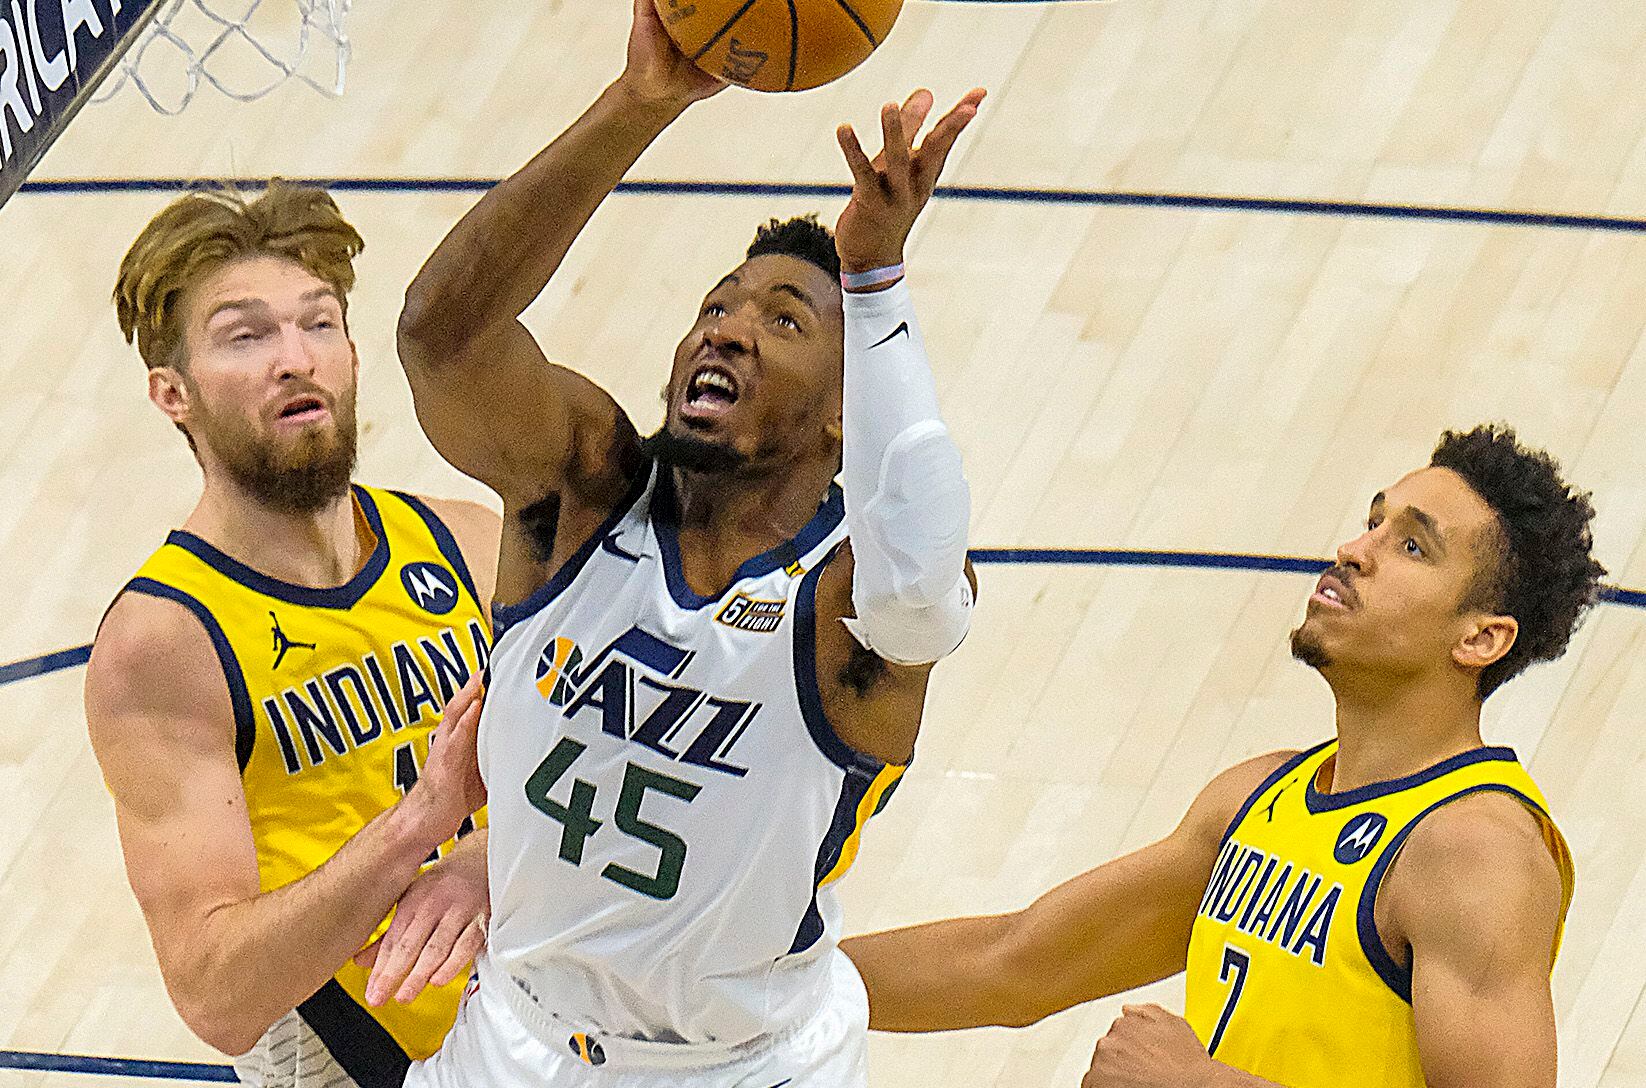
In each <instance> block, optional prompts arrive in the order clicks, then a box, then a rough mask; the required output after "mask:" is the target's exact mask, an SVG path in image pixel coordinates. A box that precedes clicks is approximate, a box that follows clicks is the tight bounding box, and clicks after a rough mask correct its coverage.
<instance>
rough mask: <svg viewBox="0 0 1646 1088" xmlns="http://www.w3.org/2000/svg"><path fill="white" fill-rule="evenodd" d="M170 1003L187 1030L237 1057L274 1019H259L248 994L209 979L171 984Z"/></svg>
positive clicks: (246, 1049)
mask: <svg viewBox="0 0 1646 1088" xmlns="http://www.w3.org/2000/svg"><path fill="white" fill-rule="evenodd" d="M167 989H168V990H169V991H170V992H171V1000H172V1005H173V1006H174V1007H175V1008H176V1009H177V1015H178V1016H180V1017H182V1019H183V1023H185V1024H187V1025H188V1028H189V1030H190V1031H192V1032H194V1034H195V1035H196V1036H198V1037H199V1039H200V1041H201V1042H203V1043H205V1044H206V1045H207V1046H210V1047H213V1048H215V1049H217V1050H221V1051H222V1052H223V1053H225V1054H228V1055H230V1056H233V1057H239V1056H240V1055H242V1054H245V1053H246V1052H247V1051H249V1050H251V1048H252V1047H254V1046H256V1045H257V1042H258V1040H260V1039H261V1038H263V1035H264V1033H265V1032H267V1031H268V1030H269V1027H270V1025H272V1024H273V1023H274V1020H277V1019H279V1017H278V1016H276V1017H274V1018H272V1019H264V1020H258V1019H257V1018H256V1017H257V1013H256V1009H255V1007H254V1006H255V1005H256V1004H257V1002H256V1001H255V1000H254V999H253V998H252V995H250V994H244V993H239V992H236V991H235V989H234V988H232V987H228V986H216V985H212V984H211V983H208V982H204V981H202V982H199V983H189V984H184V985H171V984H169V982H168V986H167Z"/></svg>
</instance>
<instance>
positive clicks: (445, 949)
mask: <svg viewBox="0 0 1646 1088" xmlns="http://www.w3.org/2000/svg"><path fill="white" fill-rule="evenodd" d="M465 925H467V923H466V922H465V921H464V920H463V919H462V918H460V917H454V916H452V915H447V916H446V917H444V918H442V919H440V924H439V925H438V926H436V927H435V928H434V932H433V933H431V934H429V939H428V940H426V941H424V942H423V950H422V951H421V952H420V953H418V956H417V962H416V963H414V964H412V969H411V970H410V971H408V972H407V973H406V978H405V980H404V981H403V982H401V983H400V988H399V989H398V990H396V991H395V994H394V999H395V1000H396V1001H399V1002H401V1003H405V1002H407V1001H410V1000H411V999H412V998H414V997H416V996H417V995H418V994H420V993H422V992H423V987H424V986H427V985H428V982H429V979H430V978H431V977H432V976H433V975H434V972H435V970H436V969H437V968H439V966H440V965H441V964H443V963H445V962H446V957H447V956H449V955H451V951H452V946H453V945H455V944H456V943H457V938H458V937H460V936H461V935H462V933H463V927H464V926H465Z"/></svg>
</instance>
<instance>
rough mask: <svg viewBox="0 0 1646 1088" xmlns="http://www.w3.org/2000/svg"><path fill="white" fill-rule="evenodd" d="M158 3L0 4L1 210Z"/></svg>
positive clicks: (19, 0)
mask: <svg viewBox="0 0 1646 1088" xmlns="http://www.w3.org/2000/svg"><path fill="white" fill-rule="evenodd" d="M161 2H162V0H0V204H4V203H5V202H6V200H8V199H9V198H10V197H11V194H13V193H15V192H16V191H17V187H18V186H19V185H22V184H23V179H24V178H26V177H28V175H29V171H30V170H33V169H34V166H35V164H36V163H38V162H39V161H40V159H41V157H42V156H44V155H45V153H46V150H47V149H48V148H49V147H51V145H52V143H53V141H55V140H56V139H57V137H58V136H60V135H62V133H63V130H64V129H65V128H67V127H68V125H69V122H70V121H72V120H74V115H75V114H76V113H79V112H80V107H81V106H83V105H85V104H86V100H87V99H88V98H90V97H91V95H92V92H93V91H95V90H96V89H97V85H98V84H99V83H101V82H102V81H103V79H104V77H105V76H107V75H108V74H109V73H110V72H111V71H113V70H114V67H115V65H116V64H118V63H119V61H120V58H121V56H123V55H124V54H125V52H126V50H127V49H129V48H131V44H132V42H133V41H135V40H136V39H137V36H138V33H139V32H140V31H141V30H142V28H143V27H144V26H146V25H147V24H148V22H149V20H150V19H152V18H154V16H155V14H156V13H157V12H158V11H159V9H160V5H161Z"/></svg>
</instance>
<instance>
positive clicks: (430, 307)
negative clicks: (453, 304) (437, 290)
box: [395, 283, 449, 367]
mask: <svg viewBox="0 0 1646 1088" xmlns="http://www.w3.org/2000/svg"><path fill="white" fill-rule="evenodd" d="M443 310H444V307H442V306H441V305H440V304H439V302H438V300H437V299H436V298H435V295H434V293H433V292H431V291H429V290H427V289H424V288H419V287H418V286H417V284H415V283H414V284H412V286H411V287H410V288H408V289H407V291H406V301H405V303H404V305H402V306H401V308H400V320H399V322H398V323H397V324H396V326H395V342H396V344H397V345H398V347H399V349H400V360H401V362H402V363H404V364H405V365H406V366H407V367H411V366H413V365H425V364H426V363H427V362H428V361H429V360H431V359H438V358H440V357H441V355H442V354H447V355H449V352H446V353H442V352H441V351H440V350H439V347H440V340H441V336H440V332H439V329H438V320H439V318H438V315H439V314H441V313H442V312H443Z"/></svg>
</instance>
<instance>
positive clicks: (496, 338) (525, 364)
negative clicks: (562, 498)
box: [399, 0, 720, 509]
mask: <svg viewBox="0 0 1646 1088" xmlns="http://www.w3.org/2000/svg"><path fill="white" fill-rule="evenodd" d="M719 87H720V84H719V83H718V81H715V80H712V79H711V78H710V77H708V76H707V75H704V74H703V73H701V72H699V71H698V70H697V69H696V68H695V67H694V66H693V65H692V64H691V62H690V61H688V60H686V59H685V58H684V57H683V56H681V55H680V53H679V51H678V50H677V49H675V47H674V46H673V44H672V42H671V41H670V39H669V38H668V36H667V34H666V33H665V32H664V30H663V28H662V24H661V23H660V22H659V20H658V18H657V15H656V13H655V12H654V11H653V10H652V5H651V2H650V0H636V4H635V29H634V33H633V36H632V37H631V40H630V43H629V64H628V67H627V68H626V69H625V71H624V74H623V76H622V77H621V78H619V79H618V80H617V81H616V82H615V83H613V84H612V85H611V86H610V87H608V88H607V89H606V90H605V92H604V93H602V94H601V96H600V97H599V99H597V100H596V101H595V103H594V105H592V106H590V107H589V109H588V110H587V111H586V112H585V113H584V114H583V116H581V117H580V118H578V119H577V121H576V122H575V123H574V124H573V125H572V126H571V128H569V129H567V130H566V131H565V132H564V133H563V134H561V136H560V137H559V138H558V139H556V140H555V141H554V142H553V143H551V144H550V145H549V146H548V147H547V148H545V149H544V150H543V151H542V152H540V153H539V154H538V155H537V157H536V158H534V159H532V161H531V162H529V163H528V164H527V165H526V166H525V167H524V168H523V169H521V170H520V171H519V172H517V173H515V174H514V175H513V176H512V177H510V178H508V179H506V180H505V181H503V182H502V183H501V184H499V185H497V186H496V187H495V188H493V189H492V190H491V191H490V192H489V193H487V194H486V196H485V197H484V198H482V199H481V201H480V202H479V203H478V204H476V205H475V207H474V208H473V209H472V210H470V212H469V213H468V214H467V215H465V216H464V217H463V219H462V220H461V221H460V222H459V223H458V224H457V226H455V227H454V228H452V231H451V233H449V234H448V235H447V236H446V238H445V240H444V241H442V242H441V243H440V245H439V247H438V248H437V249H436V250H435V251H434V253H433V255H431V256H430V257H429V259H428V261H427V262H426V263H425V264H424V266H423V268H422V270H421V271H420V272H419V273H418V274H417V278H416V279H415V280H413V281H412V284H411V286H410V288H409V289H408V290H407V292H406V302H405V307H404V309H403V310H402V311H401V315H400V326H399V347H400V359H401V362H402V363H403V364H404V366H405V369H406V374H407V377H408V378H409V379H410V382H411V387H412V396H413V398H414V400H415V403H416V408H417V418H418V420H419V422H420V423H422V425H423V430H424V431H425V432H426V433H427V434H428V436H429V440H430V441H431V442H433V443H434V446H435V448H436V449H437V450H439V451H440V453H441V455H442V456H444V457H445V458H446V459H447V460H448V461H450V462H451V463H452V464H453V465H454V466H456V467H457V468H459V469H461V470H462V471H463V472H466V473H468V474H469V475H471V476H473V477H475V478H476V479H479V480H481V481H482V482H484V483H486V484H487V485H489V486H490V487H491V488H492V489H493V490H495V491H497V492H498V493H499V494H500V495H502V496H503V499H504V502H505V504H506V505H508V506H510V507H511V509H512V508H515V507H518V506H521V505H525V504H529V503H532V502H536V501H537V500H538V499H540V498H542V497H543V496H545V495H547V494H550V493H553V492H558V491H560V490H561V489H562V486H563V485H564V484H566V483H568V482H569V483H571V484H572V485H574V486H578V487H580V488H587V489H590V490H592V491H593V492H595V494H596V496H597V497H598V498H601V499H608V498H609V499H615V498H616V496H617V494H620V493H621V490H622V481H621V480H619V479H618V476H619V475H620V473H621V470H622V468H623V465H622V464H621V462H622V460H623V458H622V457H621V456H613V451H614V448H615V449H619V450H620V449H621V448H622V447H624V446H626V445H627V444H630V443H632V442H633V439H634V430H633V427H632V425H630V424H629V421H628V418H627V416H625V415H624V414H623V412H622V410H621V409H620V408H619V407H618V406H617V404H616V402H615V401H613V400H612V398H611V397H610V396H609V395H607V394H606V393H605V392H603V391H602V390H600V389H599V388H597V387H596V386H595V385H594V384H593V383H591V382H589V381H588V380H587V379H586V378H583V377H582V376H581V375H578V374H576V373H574V372H572V371H570V370H567V369H565V368H563V367H558V366H553V365H550V364H549V362H548V361H547V360H546V359H545V358H544V357H543V353H542V352H541V351H540V350H539V348H538V346H537V343H536V341H534V340H533V339H532V336H531V334H530V333H529V332H528V331H527V330H526V328H525V326H523V325H522V324H521V323H520V321H519V317H520V314H521V313H522V312H523V311H524V310H525V309H526V307H527V306H528V305H530V304H531V302H532V300H533V299H535V298H536V297H537V296H538V294H539V293H540V292H541V291H542V290H543V287H544V285H546V284H547V283H548V281H549V279H550V278H551V277H552V276H553V275H554V273H555V271H556V270H557V269H558V268H559V267H560V262H561V261H562V260H563V259H564V258H565V255H566V253H567V251H568V250H570V248H571V246H572V243H573V242H574V241H575V240H576V238H577V236H578V235H579V234H580V233H581V232H582V230H583V227H584V226H585V225H586V224H587V223H588V221H589V217H590V216H592V215H593V214H594V210H595V209H596V208H597V207H599V206H600V203H601V202H602V201H603V200H605V199H606V197H607V196H608V195H609V194H610V193H611V191H612V189H613V188H615V187H616V185H617V183H618V182H619V181H621V180H622V178H623V175H624V174H625V173H626V172H627V171H628V169H629V168H630V167H631V166H633V165H634V162H635V160H636V159H638V158H639V157H640V154H641V152H643V151H644V150H645V149H646V148H647V147H648V146H649V145H650V144H651V142H652V141H653V140H654V139H656V138H657V137H658V135H659V134H661V133H662V131H663V130H664V129H665V128H667V127H668V125H669V124H670V123H671V122H672V121H673V120H674V119H675V118H676V117H678V116H679V115H680V114H681V113H682V112H683V111H684V110H685V109H686V107H687V106H688V105H690V104H691V102H693V101H694V100H696V99H697V98H701V97H704V96H705V95H707V94H711V93H713V92H714V91H715V90H718V89H719Z"/></svg>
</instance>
